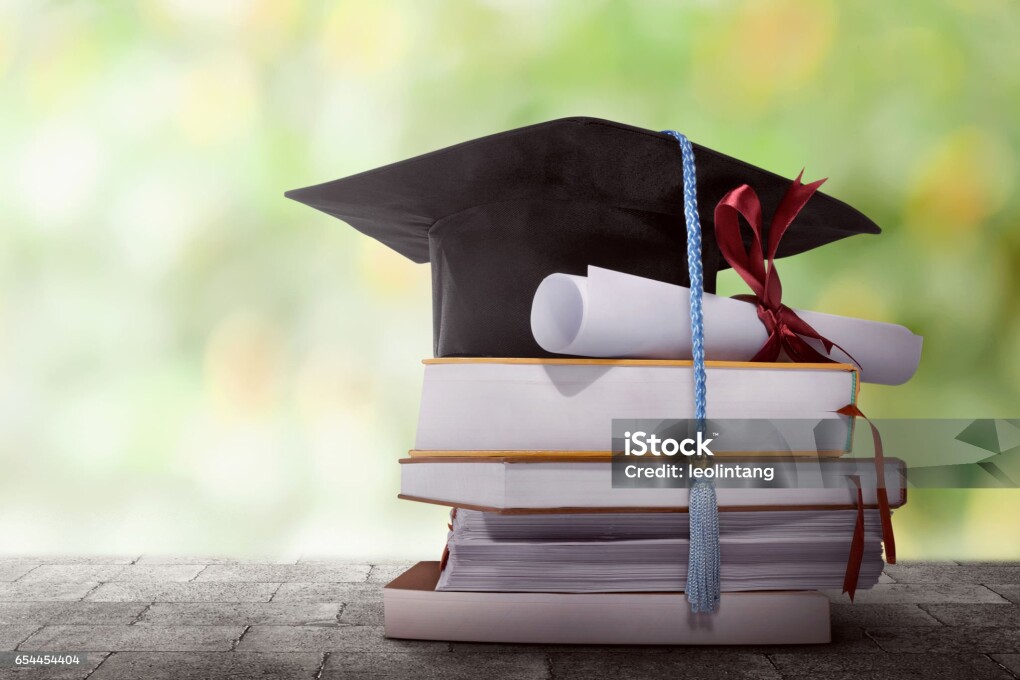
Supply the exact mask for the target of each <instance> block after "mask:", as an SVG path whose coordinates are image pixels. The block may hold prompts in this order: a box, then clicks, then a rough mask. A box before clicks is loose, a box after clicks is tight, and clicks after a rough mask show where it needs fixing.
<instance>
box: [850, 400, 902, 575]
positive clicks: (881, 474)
mask: <svg viewBox="0 0 1020 680" xmlns="http://www.w3.org/2000/svg"><path fill="white" fill-rule="evenodd" d="M836 413H838V414H840V415H841V416H850V417H852V418H855V417H856V418H864V420H865V421H866V422H867V423H868V425H870V426H871V439H872V442H873V443H874V447H875V487H876V488H875V496H876V497H877V498H878V515H879V518H880V519H881V521H882V543H884V544H885V561H886V562H888V563H889V564H896V537H895V536H894V535H893V527H892V511H891V510H890V509H889V492H888V490H887V489H886V488H885V454H884V453H883V450H882V435H880V434H879V432H878V428H877V427H875V424H874V423H873V422H871V420H869V419H868V416H866V415H864V413H863V412H862V411H861V410H860V409H859V408H857V407H856V406H855V405H854V404H848V405H847V406H844V407H843V408H841V409H839V410H838V411H836Z"/></svg>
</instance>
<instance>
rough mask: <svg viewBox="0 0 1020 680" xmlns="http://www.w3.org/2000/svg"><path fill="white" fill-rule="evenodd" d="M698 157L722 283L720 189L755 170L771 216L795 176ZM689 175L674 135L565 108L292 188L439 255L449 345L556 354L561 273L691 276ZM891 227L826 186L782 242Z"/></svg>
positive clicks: (424, 253) (392, 239) (710, 263)
mask: <svg viewBox="0 0 1020 680" xmlns="http://www.w3.org/2000/svg"><path fill="white" fill-rule="evenodd" d="M694 157H695V163H696V166H697V184H698V212H699V214H700V217H701V227H702V231H703V260H704V271H705V289H706V290H707V291H709V292H713V291H714V290H715V275H716V272H717V271H718V270H719V269H721V268H725V267H726V266H727V264H726V262H725V260H723V259H722V258H721V256H720V254H719V249H718V247H717V246H716V242H715V233H714V228H713V214H714V210H715V206H716V203H718V202H719V199H721V198H722V197H723V195H724V194H725V193H726V192H728V191H730V190H731V189H734V188H736V187H737V186H739V185H741V184H749V185H750V186H751V187H752V188H753V189H754V190H755V191H756V192H757V193H758V196H759V198H760V199H761V204H762V210H763V213H764V215H765V216H766V223H767V221H768V217H769V216H771V215H772V213H773V212H774V211H775V209H776V207H777V206H778V204H779V200H780V199H781V198H782V196H783V194H784V192H785V191H786V189H787V188H788V187H789V185H790V180H788V179H784V178H783V177H780V176H779V175H776V174H773V173H771V172H768V171H766V170H762V169H760V168H756V167H754V166H753V165H749V164H747V163H744V162H743V161H740V160H737V159H735V158H730V157H729V156H724V155H723V154H720V153H717V152H715V151H712V150H711V149H706V148H704V147H701V146H698V145H696V144H695V145H694ZM682 177H683V170H682V166H681V160H680V145H679V144H678V143H677V141H676V140H675V139H673V138H672V137H670V136H668V135H666V134H663V133H659V132H652V131H650V130H642V129H640V128H635V127H630V126H628V125H621V124H619V123H612V122H609V121H605V120H598V119H594V118H564V119H561V120H554V121H550V122H548V123H540V124H538V125H532V126H529V127H524V128H520V129H517V130H511V131H509V132H502V133H500V134H496V135H491V136H488V137H482V138H481V139H476V140H473V141H470V142H464V143H462V144H457V145H456V146H451V147H449V148H446V149H440V150H439V151H433V152H432V153H427V154H425V155H422V156H418V157H416V158H411V159H408V160H406V161H401V162H399V163H394V164H392V165H387V166H384V167H381V168H378V169H376V170H369V171H368V172H363V173H361V174H358V175H353V176H351V177H347V178H344V179H338V180H335V181H333V182H327V183H325V184H319V185H316V186H311V187H306V188H304V189H295V190H293V191H288V192H287V193H286V196H288V197H289V198H293V199H294V200H296V201H300V202H301V203H305V204H307V205H310V206H311V207H313V208H317V209H318V210H321V211H323V212H325V213H328V214H330V215H333V216H334V217H337V218H339V219H341V220H343V221H345V222H347V223H348V224H350V225H351V226H353V227H354V228H355V229H357V230H358V231H361V232H363V233H365V234H368V235H369V236H372V237H373V238H376V239H378V240H379V241H381V242H383V243H385V244H386V245H388V246H389V247H391V248H393V249H394V250H396V251H397V252H399V253H402V254H403V255H406V256H407V257H408V258H410V259H411V260H414V261H415V262H431V263H432V300H433V320H434V328H433V332H434V336H433V337H434V342H435V348H434V349H435V354H436V356H440V357H449V356H499V357H542V356H551V355H549V354H548V353H547V352H545V351H543V350H542V349H541V348H540V347H539V346H538V344H537V343H536V342H535V340H534V338H533V337H532V334H531V325H530V315H531V302H532V298H533V296H534V294H535V290H536V289H537V288H538V284H539V283H541V281H542V279H544V278H545V277H546V276H548V275H549V274H553V273H557V272H562V273H567V274H581V275H583V274H585V273H586V271H587V267H588V265H595V266H598V267H604V268H606V269H613V270H616V271H621V272H626V273H629V274H635V275H638V276H645V277H648V278H652V279H657V280H660V281H667V282H669V283H674V284H679V285H688V284H689V281H688V277H687V256H686V252H687V251H686V247H687V246H686V243H687V239H686V226H685V222H684V216H683V193H682ZM878 232H879V229H878V227H877V226H876V225H875V224H874V223H873V222H872V221H871V220H869V219H868V218H867V217H865V216H864V215H862V214H861V213H860V212H858V211H857V210H855V209H853V208H851V207H850V206H848V205H846V204H845V203H842V202H841V201H838V200H836V199H834V198H831V197H829V196H826V195H824V194H821V193H818V194H816V195H815V196H814V197H813V198H812V199H811V200H810V201H809V202H808V204H807V205H806V206H805V207H804V209H803V210H802V211H801V212H800V214H799V215H798V216H797V219H796V220H795V221H794V223H793V225H792V226H791V227H790V229H789V230H788V231H787V233H786V235H785V237H784V238H783V240H782V243H781V245H780V247H779V253H778V254H779V256H780V257H782V256H787V255H795V254H797V253H801V252H804V251H805V250H810V249H812V248H816V247H818V246H821V245H824V244H826V243H829V242H831V241H836V240H838V239H841V238H844V237H846V236H851V235H853V234H860V233H870V234H877V233H878ZM748 236H749V234H746V235H745V237H748ZM678 313H683V312H682V311H681V310H678Z"/></svg>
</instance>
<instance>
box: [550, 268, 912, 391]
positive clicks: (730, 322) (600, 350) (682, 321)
mask: <svg viewBox="0 0 1020 680" xmlns="http://www.w3.org/2000/svg"><path fill="white" fill-rule="evenodd" d="M703 304H704V312H705V353H706V356H707V358H708V359H711V360H715V361H748V360H749V359H751V358H752V357H754V355H755V354H756V353H757V352H758V350H759V349H761V346H762V344H764V342H765V340H766V339H767V337H768V335H767V333H766V330H765V328H764V326H762V323H761V321H760V320H759V319H758V314H757V310H756V308H755V305H754V304H752V303H749V302H744V301H742V300H734V299H732V298H727V297H720V296H717V295H712V294H710V293H706V294H705V296H704V300H703ZM689 306H690V291H689V290H688V289H687V288H684V287H682V286H675V285H672V284H669V283H663V282H661V281H654V280H652V279H646V278H643V277H640V276H633V275H631V274H623V273H621V272H616V271H612V270H609V269H602V268H601V267H591V266H589V267H588V276H587V277H584V276H574V275H571V274H552V275H550V276H547V277H546V278H545V279H544V280H543V281H542V283H541V284H540V285H539V287H538V290H537V291H536V292H535V298H534V300H533V302H532V307H531V330H532V333H533V334H534V336H535V340H536V341H537V342H538V344H539V346H541V347H542V349H544V350H546V351H547V352H553V353H555V354H570V355H574V356H587V357H613V358H630V359H636V358H640V359H690V358H691V325H690V317H689V315H688V313H687V310H688V308H689ZM795 311H796V312H797V314H798V315H799V316H800V317H801V318H802V319H803V320H804V321H806V322H807V323H808V324H810V325H811V326H812V327H814V328H815V329H816V330H817V331H818V332H819V333H820V334H821V335H822V336H824V337H825V338H828V339H829V340H831V341H832V342H834V343H836V344H837V345H839V346H840V347H843V348H844V349H845V350H846V352H847V353H849V354H850V355H851V356H852V357H853V359H851V356H847V354H846V353H844V352H843V351H842V350H840V349H839V348H838V347H833V348H832V351H831V352H828V353H827V352H826V351H825V348H824V347H822V345H821V343H819V342H818V341H816V340H810V339H809V340H807V342H809V343H810V344H811V345H812V346H813V347H815V349H817V350H818V351H819V352H820V353H822V354H826V355H827V356H828V357H829V358H831V359H832V360H833V361H837V362H841V363H847V364H854V363H855V361H854V360H856V363H858V364H859V367H860V369H861V379H862V380H863V381H864V382H872V383H881V384H885V385H899V384H901V383H904V382H906V381H907V380H909V379H910V377H911V376H912V375H913V374H914V372H915V371H916V370H917V366H918V363H919V362H920V359H921V343H922V338H921V336H919V335H914V334H913V333H911V332H910V331H909V330H908V329H906V328H904V327H903V326H898V325H896V324H889V323H881V322H878V321H867V320H864V319H852V318H849V317H844V316H835V315H832V314H820V313H818V312H803V311H800V310H795Z"/></svg>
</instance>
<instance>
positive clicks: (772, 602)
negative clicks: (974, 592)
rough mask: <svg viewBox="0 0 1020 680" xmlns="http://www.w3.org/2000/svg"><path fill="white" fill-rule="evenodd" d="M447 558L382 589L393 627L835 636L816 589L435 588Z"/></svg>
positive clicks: (445, 632) (514, 636)
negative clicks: (706, 592) (697, 596)
mask: <svg viewBox="0 0 1020 680" xmlns="http://www.w3.org/2000/svg"><path fill="white" fill-rule="evenodd" d="M438 580H439V563H438V562H419V563H418V564H416V565H415V566H413V567H411V568H410V569H408V570H407V571H406V572H404V573H403V574H401V575H400V576H398V577H397V578H395V579H394V580H393V581H392V582H390V583H389V585H387V586H386V587H385V588H384V589H383V608H384V617H385V626H386V636H387V637H390V638H405V639H412V640H447V641H455V642H502V643H532V644H593V645H791V644H823V643H827V642H829V641H830V639H831V638H830V629H829V600H828V598H827V597H825V596H824V595H822V594H821V593H818V592H812V591H773V592H746V593H723V594H722V598H721V600H720V603H719V610H718V611H717V612H716V613H714V614H692V613H691V610H690V605H689V604H688V603H687V600H686V597H685V595H684V594H683V593H586V594H584V593H501V592H489V593H471V592H441V591H436V589H435V587H436V582H437V581H438Z"/></svg>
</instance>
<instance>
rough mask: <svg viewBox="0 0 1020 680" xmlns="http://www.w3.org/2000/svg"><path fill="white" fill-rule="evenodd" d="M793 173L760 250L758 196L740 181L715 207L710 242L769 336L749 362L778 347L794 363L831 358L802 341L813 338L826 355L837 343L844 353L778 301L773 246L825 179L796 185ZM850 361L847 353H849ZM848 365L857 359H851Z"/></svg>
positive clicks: (767, 357)
mask: <svg viewBox="0 0 1020 680" xmlns="http://www.w3.org/2000/svg"><path fill="white" fill-rule="evenodd" d="M803 174H804V172H803V171H801V173H800V174H799V175H797V179H795V180H794V181H793V184H791V185H790V188H789V189H787V190H786V194H785V195H784V196H783V200H782V201H780V202H779V208H778V209H777V210H776V214H775V215H773V216H772V223H771V224H770V226H769V240H768V246H767V249H766V250H764V251H763V250H762V218H761V202H760V201H759V200H758V194H756V193H755V192H754V189H752V188H751V187H750V186H748V185H746V184H742V185H740V186H739V187H737V188H736V189H733V190H732V191H730V192H729V193H728V194H726V195H725V196H723V197H722V200H721V201H719V204H718V205H716V207H715V235H716V242H717V243H718V244H719V250H720V251H722V254H723V257H725V258H726V261H727V262H729V263H730V266H732V267H733V270H734V271H735V272H737V274H739V275H740V278H742V279H744V281H745V282H747V285H748V286H750V288H751V290H752V291H753V293H754V294H753V295H737V296H736V298H737V299H740V300H747V301H748V302H754V303H755V304H757V306H758V318H759V319H760V320H761V322H762V324H764V326H765V330H766V331H768V334H769V337H768V340H766V341H765V344H764V345H762V347H761V349H760V350H758V353H757V354H756V355H755V356H754V358H753V359H751V361H775V360H776V359H777V358H778V357H779V353H780V351H783V350H785V352H786V355H787V356H788V357H789V358H790V359H791V360H793V361H796V362H800V363H827V362H831V361H832V359H830V358H829V357H828V356H826V354H822V353H821V352H819V351H818V350H816V349H815V348H814V347H812V346H811V344H810V343H809V342H808V341H807V340H806V339H811V340H816V341H818V342H819V343H821V345H822V347H824V348H825V351H826V353H831V352H832V348H833V347H838V348H839V349H840V350H842V351H843V353H844V354H846V355H847V356H848V357H850V355H849V353H847V352H846V350H843V348H842V347H839V345H837V344H836V343H834V342H832V341H831V340H828V339H827V338H824V337H822V335H821V334H819V333H818V331H816V330H815V329H814V328H812V327H811V325H810V324H808V323H807V322H806V321H804V320H803V319H802V318H800V317H799V316H797V313H796V312H794V311H793V310H792V309H790V308H789V307H787V306H786V305H784V304H783V302H782V299H783V284H782V283H781V282H780V280H779V272H777V271H776V265H775V257H776V251H777V250H778V249H779V241H780V240H782V238H783V234H785V233H786V230H787V229H788V228H789V227H790V224H792V223H793V220H794V218H795V217H797V214H798V213H799V212H800V211H801V209H802V208H803V207H804V205H805V204H806V203H807V202H808V199H810V198H811V196H812V195H814V193H815V191H817V190H818V187H820V186H821V185H822V183H823V182H824V181H825V180H824V179H820V180H818V181H817V182H812V183H811V184H801V182H800V178H801V177H802V176H803ZM738 215H741V216H743V218H744V219H745V220H747V223H748V224H749V225H750V226H751V233H752V235H753V239H752V241H751V247H750V249H749V250H748V249H745V247H744V239H743V237H742V236H741V234H740V221H739V219H738ZM850 359H851V360H852V361H853V357H850ZM854 363H857V362H856V361H854Z"/></svg>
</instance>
